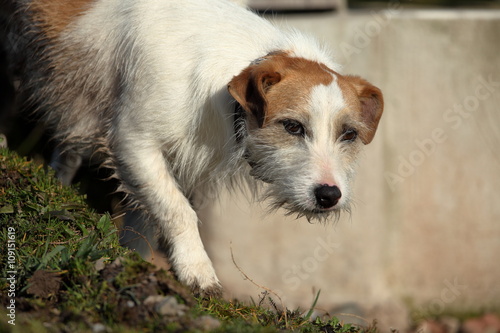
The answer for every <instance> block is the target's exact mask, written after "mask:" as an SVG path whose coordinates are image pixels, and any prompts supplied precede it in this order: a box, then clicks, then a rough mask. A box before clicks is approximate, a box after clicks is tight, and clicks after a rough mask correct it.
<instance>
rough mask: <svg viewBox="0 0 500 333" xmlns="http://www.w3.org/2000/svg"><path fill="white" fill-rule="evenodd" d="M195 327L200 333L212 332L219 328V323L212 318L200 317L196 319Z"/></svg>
mask: <svg viewBox="0 0 500 333" xmlns="http://www.w3.org/2000/svg"><path fill="white" fill-rule="evenodd" d="M195 326H196V327H197V328H198V329H200V330H202V331H213V330H215V329H217V328H219V327H220V326H221V323H220V321H219V320H217V319H215V318H214V317H212V316H201V317H199V318H197V319H196V321H195Z"/></svg>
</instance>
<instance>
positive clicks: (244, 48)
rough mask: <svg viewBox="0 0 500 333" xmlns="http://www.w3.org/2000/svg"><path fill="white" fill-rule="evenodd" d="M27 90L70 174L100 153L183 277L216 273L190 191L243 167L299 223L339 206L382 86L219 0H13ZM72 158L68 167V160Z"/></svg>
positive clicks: (198, 283) (371, 127) (309, 42)
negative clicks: (23, 46) (350, 73)
mask: <svg viewBox="0 0 500 333" xmlns="http://www.w3.org/2000/svg"><path fill="white" fill-rule="evenodd" d="M17 7H18V10H19V11H18V15H17V22H19V25H20V27H21V28H20V31H22V32H23V34H24V36H25V38H26V39H28V41H29V42H28V43H27V44H26V50H25V52H26V54H27V55H28V61H27V63H28V65H27V67H26V71H25V73H26V75H25V76H24V78H23V82H22V88H23V91H24V96H25V99H26V100H27V101H28V104H29V107H30V108H32V109H35V110H36V113H37V114H38V115H40V117H41V118H42V119H43V121H44V122H45V123H46V124H47V125H48V126H49V128H51V129H52V131H53V136H54V138H55V140H57V142H59V143H60V149H59V151H58V153H57V154H56V155H55V158H54V161H53V163H52V165H53V166H55V168H56V169H57V170H58V172H59V175H60V177H61V178H62V179H63V180H64V181H65V182H66V183H69V182H70V181H71V178H72V174H73V171H74V170H75V169H76V168H77V167H78V165H79V164H80V163H82V161H83V162H85V163H88V162H89V161H90V160H94V161H93V162H94V163H105V164H106V165H108V166H110V167H112V168H113V169H114V171H115V173H116V177H117V178H118V179H119V180H120V182H121V190H122V191H124V192H126V193H128V194H130V196H131V197H132V198H133V200H134V202H135V203H137V205H138V207H139V208H138V210H136V211H134V212H131V213H129V214H128V220H129V221H130V220H133V221H134V224H137V223H140V224H142V225H143V226H145V225H146V224H147V223H149V225H150V226H152V227H153V228H154V229H155V230H156V231H155V234H154V235H152V236H153V237H154V238H156V239H157V240H158V244H159V247H161V248H167V247H168V248H169V258H170V261H171V264H172V266H173V269H174V271H175V273H176V274H177V276H178V278H179V279H180V280H181V281H182V282H184V283H185V284H187V285H189V286H191V287H193V288H194V289H196V290H199V291H202V292H204V293H217V292H218V291H220V284H219V281H218V279H217V277H216V275H215V272H214V270H213V267H212V264H211V262H210V260H209V258H208V256H207V254H206V252H205V250H204V248H203V244H202V242H201V239H200V237H199V234H198V229H197V224H198V217H197V214H196V212H195V210H194V209H193V207H192V205H191V199H192V198H193V196H196V193H205V195H206V193H207V192H210V191H216V190H217V189H218V188H219V187H220V186H221V185H224V184H227V183H231V182H233V181H240V178H246V179H248V180H249V181H250V182H252V181H253V180H254V179H257V180H262V181H264V182H265V183H266V186H265V190H264V193H263V196H264V197H267V198H269V199H270V202H271V205H272V206H273V207H276V208H277V207H283V208H284V209H286V211H287V212H288V213H292V214H298V215H299V216H306V217H307V218H308V219H313V218H319V219H325V218H326V217H328V216H331V215H332V214H336V213H338V212H339V211H340V210H342V209H348V208H349V202H350V200H351V190H350V188H351V181H352V178H353V177H354V167H355V161H356V156H357V155H358V152H359V151H360V149H361V147H362V146H363V145H364V144H367V143H369V142H370V141H371V140H372V139H373V135H374V133H375V130H376V128H377V125H378V122H379V119H380V116H381V114H382V108H383V100H382V94H381V92H380V90H379V89H377V88H376V87H374V86H372V85H371V84H369V83H368V82H366V81H365V80H363V79H360V78H358V77H352V76H344V75H341V74H339V69H340V68H339V66H338V65H337V64H335V63H334V62H333V61H332V60H331V56H330V55H329V53H328V51H327V50H326V49H325V48H323V47H322V46H320V45H319V44H318V43H317V42H316V41H315V40H314V39H312V38H310V37H307V36H305V35H303V34H301V33H299V32H297V31H293V30H292V31H281V30H279V29H277V28H276V27H275V26H274V25H272V24H271V23H270V22H268V21H266V20H264V19H262V18H260V17H259V16H257V15H255V14H254V13H251V12H250V11H247V10H246V9H244V8H242V7H240V6H238V5H236V4H234V3H231V2H228V1H225V0H183V1H169V0H162V1H160V0H149V1H148V0H98V1H89V0H87V1H85V0H79V1H74V0H71V1H70V0H67V1H51V0H24V1H20V2H18V3H17ZM69 161H73V165H71V166H68V165H69V164H70V163H69Z"/></svg>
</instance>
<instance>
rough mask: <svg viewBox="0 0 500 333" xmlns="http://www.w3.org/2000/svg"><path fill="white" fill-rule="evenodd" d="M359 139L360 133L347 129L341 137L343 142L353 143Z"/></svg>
mask: <svg viewBox="0 0 500 333" xmlns="http://www.w3.org/2000/svg"><path fill="white" fill-rule="evenodd" d="M357 137H358V132H356V130H354V129H347V130H345V131H344V133H342V136H341V137H340V140H341V141H347V142H353V141H354V140H356V138H357Z"/></svg>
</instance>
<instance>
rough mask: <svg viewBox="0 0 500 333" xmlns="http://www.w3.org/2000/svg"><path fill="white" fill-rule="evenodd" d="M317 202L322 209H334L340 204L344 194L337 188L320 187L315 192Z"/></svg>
mask: <svg viewBox="0 0 500 333" xmlns="http://www.w3.org/2000/svg"><path fill="white" fill-rule="evenodd" d="M314 195H315V196H316V202H317V203H318V205H319V206H320V207H321V208H324V209H328V208H332V207H333V206H335V205H336V204H337V202H339V199H340V197H341V196H342V193H341V192H340V189H339V188H338V187H337V186H329V185H320V186H318V187H317V188H316V189H315V190H314Z"/></svg>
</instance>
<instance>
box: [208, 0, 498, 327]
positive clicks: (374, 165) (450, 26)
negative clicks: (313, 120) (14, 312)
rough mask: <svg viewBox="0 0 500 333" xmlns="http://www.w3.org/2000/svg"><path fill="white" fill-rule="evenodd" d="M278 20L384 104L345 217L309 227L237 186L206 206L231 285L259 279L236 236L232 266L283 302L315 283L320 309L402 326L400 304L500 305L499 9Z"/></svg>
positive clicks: (242, 286)
mask: <svg viewBox="0 0 500 333" xmlns="http://www.w3.org/2000/svg"><path fill="white" fill-rule="evenodd" d="M285 19H286V21H287V22H288V24H289V25H291V26H296V27H298V28H299V29H301V30H303V31H306V32H310V33H311V34H313V35H315V36H317V37H319V38H320V39H323V40H325V42H326V43H327V44H329V45H331V47H332V48H333V49H334V50H335V51H336V53H337V58H338V61H339V62H340V63H342V64H344V65H345V72H346V73H353V74H359V75H361V76H363V77H365V78H367V79H368V80H370V81H371V82H372V83H374V84H376V85H378V86H379V87H380V88H381V89H382V91H383V92H384V95H385V101H386V109H385V113H384V116H383V117H382V122H381V125H380V127H379V132H378V133H377V135H376V137H375V140H374V142H373V143H372V144H370V145H369V146H367V147H366V150H365V151H366V153H365V156H364V157H363V158H362V160H361V164H360V168H359V175H358V178H357V183H356V188H355V193H356V195H357V197H356V205H355V207H354V209H353V212H352V215H351V216H344V217H343V218H342V219H341V220H340V221H338V222H337V223H332V224H329V225H311V224H309V223H308V222H307V221H305V220H294V219H287V218H284V217H283V216H282V215H279V214H276V215H271V216H266V214H265V209H263V207H260V208H259V206H258V205H249V204H248V203H247V201H246V199H243V196H241V195H234V194H231V195H229V196H228V195H225V196H224V197H223V200H222V203H221V204H216V205H214V206H212V207H207V208H206V209H205V211H204V213H203V215H204V216H205V222H204V224H203V226H202V231H203V233H204V237H205V243H206V246H207V248H208V250H209V252H210V255H211V257H212V258H213V260H214V262H215V266H216V269H217V271H218V274H219V277H220V278H221V280H222V282H223V284H224V286H225V288H226V292H227V296H228V297H232V296H240V297H242V296H251V297H253V298H254V299H257V298H258V294H259V293H260V292H261V291H262V290H261V289H259V288H257V287H255V286H254V285H253V284H251V283H250V282H249V281H246V280H245V279H244V278H243V277H242V275H241V273H240V272H239V271H238V269H237V268H236V267H235V266H234V264H233V262H232V261H231V256H230V247H232V251H233V253H234V257H235V260H236V261H237V263H238V265H239V266H240V267H241V269H242V270H243V271H244V272H245V273H246V274H247V275H248V276H249V277H251V278H252V279H253V280H254V281H255V282H256V283H258V284H260V285H263V286H266V287H267V288H270V289H273V290H275V291H276V292H278V293H279V294H280V295H281V297H282V298H283V299H284V301H285V303H286V304H287V305H288V306H290V307H294V306H297V305H300V306H301V307H304V308H307V307H309V306H310V304H311V303H312V301H313V299H314V290H315V291H317V290H319V289H321V295H320V298H319V302H318V307H319V308H321V309H325V310H327V311H328V312H329V313H330V314H334V313H335V312H338V311H340V312H347V313H350V314H352V315H356V316H362V317H364V318H365V319H366V320H368V321H371V319H372V318H373V317H376V318H377V319H378V321H379V323H380V325H381V326H382V327H389V326H392V327H399V328H403V327H404V326H405V325H406V324H407V323H408V321H407V316H408V315H409V313H408V311H412V313H411V314H412V315H413V316H414V317H418V316H420V315H440V314H444V313H445V312H446V311H448V309H455V310H459V311H469V310H479V309H484V308H493V307H496V308H497V309H498V308H500V260H499V256H500V148H499V147H500V110H499V105H500V12H495V11H482V12H481V11H479V12H448V11H409V10H406V9H402V8H399V7H398V6H397V4H396V5H392V7H390V8H388V9H387V10H384V11H379V12H371V13H370V12H363V13H359V12H358V13H349V14H340V15H337V14H333V13H323V14H310V15H292V16H288V17H286V18H285ZM278 20H281V18H278ZM231 242H232V245H230V244H231ZM409 303H411V304H413V305H412V306H411V307H408V306H406V305H407V304H409ZM349 317H350V318H351V319H356V318H355V317H354V316H349ZM358 320H359V319H358Z"/></svg>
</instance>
